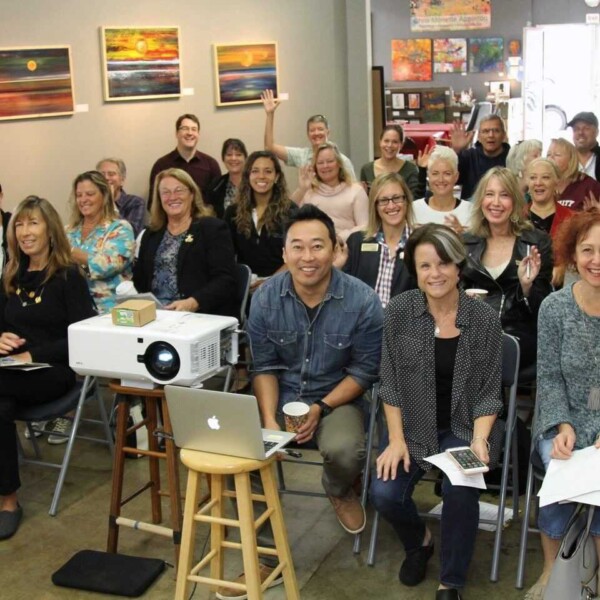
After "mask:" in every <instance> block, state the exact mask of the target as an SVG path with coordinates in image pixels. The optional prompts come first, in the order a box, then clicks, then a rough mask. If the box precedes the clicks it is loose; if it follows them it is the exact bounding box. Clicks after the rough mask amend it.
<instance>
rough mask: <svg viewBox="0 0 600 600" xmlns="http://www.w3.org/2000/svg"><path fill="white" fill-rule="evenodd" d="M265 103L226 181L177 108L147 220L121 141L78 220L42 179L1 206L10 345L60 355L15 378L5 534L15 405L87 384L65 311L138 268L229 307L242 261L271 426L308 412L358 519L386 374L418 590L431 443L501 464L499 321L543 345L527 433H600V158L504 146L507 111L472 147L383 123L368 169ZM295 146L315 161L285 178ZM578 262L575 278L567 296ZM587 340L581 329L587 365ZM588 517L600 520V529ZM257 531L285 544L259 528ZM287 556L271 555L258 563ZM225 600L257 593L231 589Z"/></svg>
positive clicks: (195, 305)
mask: <svg viewBox="0 0 600 600" xmlns="http://www.w3.org/2000/svg"><path fill="white" fill-rule="evenodd" d="M263 103H264V108H265V113H266V126H265V149H264V150H259V151H256V152H252V153H250V154H248V152H247V150H246V147H245V145H244V143H243V142H242V141H241V140H239V139H237V138H230V139H228V140H226V141H225V142H224V144H223V148H222V155H221V157H222V159H223V163H224V165H225V167H226V169H227V172H226V173H225V175H221V173H220V169H219V168H218V164H217V163H216V161H214V159H212V158H211V157H210V156H208V155H206V154H204V153H201V152H199V151H197V150H196V145H197V143H198V139H199V132H200V123H199V121H198V119H197V118H196V117H195V116H194V115H190V114H186V115H182V116H181V117H180V118H179V119H178V120H177V122H176V138H177V147H176V149H175V150H174V151H173V152H171V153H169V154H168V155H166V156H164V157H162V158H161V159H159V160H158V161H157V162H156V164H155V165H154V167H153V169H152V174H151V199H150V200H149V203H148V204H149V213H150V217H149V220H148V223H147V224H146V223H145V208H144V202H143V200H142V199H141V198H138V197H135V196H130V195H128V194H126V193H125V191H124V189H123V183H124V180H125V176H126V172H125V165H124V164H123V162H122V161H120V160H119V159H114V158H107V159H103V160H102V161H100V162H99V163H98V165H97V170H95V171H88V172H86V173H82V174H81V175H79V176H78V177H76V178H75V180H74V182H73V186H72V197H71V205H70V211H71V212H70V216H69V220H68V224H67V227H66V229H65V228H64V227H63V225H62V223H61V220H60V217H59V216H58V214H57V213H56V210H55V209H54V208H53V207H52V205H51V203H49V202H48V201H46V200H44V199H41V198H38V197H35V196H30V197H28V198H26V199H25V200H24V201H23V202H21V203H20V204H19V206H17V208H16V209H15V211H14V213H13V215H12V217H11V219H10V221H9V220H8V219H7V218H6V216H5V214H4V213H2V227H3V230H2V233H3V234H5V237H6V240H7V241H6V244H5V243H3V245H2V254H0V263H2V262H4V263H5V266H4V270H3V277H2V290H1V292H0V355H4V356H11V357H12V358H14V359H15V360H21V361H40V362H47V363H49V364H50V365H51V366H50V368H47V369H43V370H40V371H36V372H32V373H26V374H25V373H23V372H20V371H17V370H12V371H11V370H6V369H4V370H1V371H0V390H1V391H0V539H4V538H8V537H10V536H12V535H13V534H14V533H15V532H16V530H17V529H18V526H19V523H20V521H21V518H22V508H21V506H20V505H19V503H18V501H17V489H18V488H19V476H18V461H17V452H16V448H17V444H16V429H15V425H14V415H15V411H16V407H17V406H18V405H21V404H27V403H35V402H42V401H45V400H47V399H50V398H52V397H58V396H60V395H62V394H64V393H65V392H66V391H67V390H68V389H69V387H71V386H72V385H73V384H74V374H73V372H72V371H71V370H70V369H69V367H68V348H67V336H66V331H67V327H68V325H69V324H71V323H74V322H76V321H78V320H80V319H83V318H87V317H89V316H91V315H93V314H95V313H96V312H106V311H109V310H110V309H111V308H112V306H114V305H115V303H116V302H117V301H118V296H117V293H116V291H117V287H118V286H119V284H120V283H122V282H123V281H127V280H130V279H132V280H133V284H134V286H135V289H136V290H137V291H138V292H152V293H153V294H154V295H155V296H156V297H157V299H158V300H159V301H160V302H161V303H162V305H163V306H164V307H165V308H166V309H170V310H180V311H191V312H202V313H209V314H226V315H234V316H237V315H239V306H237V305H236V300H235V298H234V296H233V295H232V294H231V289H232V288H234V286H235V265H236V261H237V262H238V263H243V264H247V265H248V266H250V268H251V270H252V273H253V275H254V276H253V278H252V284H251V290H252V298H251V302H250V309H249V318H248V334H249V340H250V350H251V356H252V369H253V378H252V383H253V390H254V393H255V395H256V397H257V400H258V403H259V408H260V411H261V416H262V420H263V424H264V426H265V427H267V428H271V429H277V428H280V427H282V408H283V406H284V405H285V404H286V403H287V402H292V401H298V400H300V401H302V402H306V403H307V404H309V405H310V409H309V413H308V419H307V421H306V423H305V424H304V425H303V426H302V428H301V429H300V430H299V432H298V436H297V438H296V441H297V443H299V444H306V445H307V446H312V447H315V448H318V449H319V451H320V452H321V454H322V456H323V459H324V467H323V476H322V483H323V487H324V489H325V491H326V493H327V495H328V497H329V499H330V501H331V504H332V506H333V508H334V511H335V513H336V516H337V519H338V521H339V523H340V524H341V526H342V527H343V528H344V529H345V530H346V531H348V532H349V533H358V532H360V531H362V529H363V528H364V526H365V522H366V516H365V511H364V507H363V506H362V505H361V503H360V501H359V499H358V497H357V495H356V493H355V492H354V483H355V481H356V479H357V477H358V476H359V475H360V472H361V469H362V468H363V465H364V457H365V435H364V414H365V406H366V404H367V403H368V392H369V391H370V389H371V387H372V386H373V385H374V384H375V382H377V381H378V380H379V382H380V394H381V398H382V400H383V406H384V411H385V417H386V422H387V433H386V434H385V435H384V436H383V439H382V440H381V452H380V454H379V457H378V459H377V464H376V476H375V477H374V478H373V480H372V485H371V489H370V498H371V501H372V502H373V504H374V506H375V507H376V509H377V510H378V511H379V512H380V513H381V514H382V516H383V517H384V518H386V519H387V520H388V521H389V522H390V523H391V524H392V526H393V528H394V530H395V531H396V533H397V535H398V537H399V539H400V541H401V543H402V544H403V546H404V549H405V559H404V561H403V563H402V565H401V568H400V573H399V578H400V581H401V582H402V583H403V584H405V585H408V586H414V585H417V584H418V583H420V582H421V581H422V580H423V579H424V578H425V576H426V567H427V562H428V560H429V559H430V558H431V556H432V554H433V549H434V541H433V535H432V532H431V531H430V530H429V529H428V528H427V527H426V525H425V524H424V522H423V521H422V520H421V519H420V517H419V516H418V511H417V508H416V505H415V503H414V501H413V499H412V496H413V492H414V488H415V485H416V483H417V482H418V480H419V479H420V478H421V477H422V476H423V474H424V473H425V472H426V471H427V470H429V469H430V465H429V463H427V462H426V461H425V460H424V459H425V457H427V456H429V455H431V454H435V453H437V452H438V451H443V450H446V449H448V448H452V447H456V446H470V447H471V448H472V450H473V451H474V452H475V453H476V454H477V456H478V457H479V458H480V459H481V460H482V461H483V462H485V463H486V464H489V465H490V467H494V466H495V465H496V464H497V462H498V458H499V455H500V452H501V449H502V448H501V441H502V421H501V419H500V418H499V417H500V415H501V413H502V410H503V402H502V393H501V357H502V332H503V331H504V332H506V333H509V334H511V335H514V336H515V337H517V338H518V340H519V344H520V347H521V365H522V366H524V365H530V364H533V363H534V362H536V359H537V368H538V378H539V380H538V386H539V389H540V390H544V391H545V393H541V394H540V397H541V398H542V401H541V406H540V414H541V417H540V419H539V420H538V425H537V429H538V430H539V431H536V432H535V435H536V436H537V437H540V442H539V450H540V453H541V455H542V457H543V458H544V460H545V463H547V462H548V461H549V459H550V457H551V456H552V457H553V458H568V456H570V454H571V452H572V450H573V449H574V448H579V447H582V446H585V445H589V444H592V443H594V442H595V440H596V437H597V434H598V433H599V431H600V423H596V421H597V414H600V412H599V413H597V414H596V412H594V411H598V410H600V392H598V389H599V387H600V381H599V380H598V377H599V375H600V372H599V371H598V361H600V356H599V353H598V342H597V340H598V339H600V335H599V334H600V330H599V327H600V239H599V238H600V216H599V215H600V213H599V212H598V209H597V208H596V207H595V205H596V204H597V199H598V197H600V194H597V193H596V191H595V190H596V188H595V187H594V184H595V185H599V184H597V183H595V180H594V179H593V177H592V175H595V169H596V165H595V157H596V156H597V153H596V151H595V150H594V151H593V152H592V156H591V158H589V159H588V161H587V162H586V164H585V165H583V163H582V168H584V169H585V170H586V172H589V173H591V175H587V174H580V173H579V170H577V172H574V171H573V165H572V164H571V163H572V160H571V158H572V157H571V158H569V157H567V156H566V154H568V152H567V151H565V153H564V154H565V156H562V155H561V154H560V153H561V151H562V150H564V144H563V141H561V140H554V141H553V142H552V145H551V146H550V150H549V152H548V158H547V159H546V158H540V157H539V154H540V147H539V145H538V144H529V143H527V142H523V143H522V144H520V145H519V146H521V145H522V148H521V150H519V152H518V153H517V152H516V151H515V152H513V150H512V149H511V151H510V152H513V154H512V156H511V153H510V152H509V148H508V145H507V144H506V142H505V137H506V135H505V131H504V124H503V122H502V120H501V119H500V118H499V117H497V116H495V115H492V116H490V117H487V118H486V119H484V120H483V121H482V122H481V124H480V127H479V132H478V142H477V143H476V144H475V146H474V147H471V148H468V147H467V146H468V145H469V142H470V141H471V133H470V132H466V131H465V130H464V127H462V126H456V127H455V129H454V132H453V136H452V146H453V148H447V147H442V146H439V147H436V148H433V149H426V150H425V151H423V152H421V153H420V154H419V155H418V157H417V161H416V163H417V164H414V163H412V162H411V161H407V160H405V159H404V158H399V157H398V154H399V152H400V150H401V148H402V144H403V142H404V133H403V131H402V129H401V128H400V127H398V126H391V127H387V128H385V129H384V131H383V133H382V136H381V140H380V148H381V157H380V158H378V159H377V160H375V161H373V162H372V163H368V164H367V165H365V166H363V168H362V169H361V170H360V174H361V176H360V181H359V182H357V181H355V175H354V169H353V166H352V164H351V162H350V161H349V159H348V158H347V157H345V156H344V155H343V154H341V153H340V151H339V149H338V148H337V146H336V145H335V144H334V143H332V142H330V141H329V139H328V135H329V130H328V124H327V119H326V118H325V117H324V116H323V115H315V116H313V117H311V118H310V119H309V120H308V122H307V135H308V138H309V141H310V147H306V148H296V147H286V146H281V145H278V144H276V143H275V141H274V115H275V111H276V109H277V107H278V105H279V103H278V101H277V100H276V99H275V98H274V97H273V94H272V93H271V92H270V91H266V92H265V93H264V94H263ZM582 115H583V116H582ZM590 115H591V113H581V114H580V115H578V116H579V117H580V118H579V120H578V119H577V117H576V118H575V119H574V120H573V122H572V123H571V126H572V127H573V128H574V132H575V139H576V140H580V139H583V137H585V138H586V140H587V138H588V137H589V135H588V134H589V132H587V129H586V130H585V132H584V133H581V132H579V130H578V129H577V127H578V123H580V122H581V121H583V122H584V123H588V124H589V121H590V120H591V118H592V117H593V119H595V117H594V116H593V115H592V117H590ZM595 125H596V130H595V133H596V135H597V133H598V131H597V125H598V123H597V120H596V121H595ZM584 134H585V135H584ZM586 136H587V137H586ZM565 143H566V144H568V142H565ZM519 146H517V149H518V148H519ZM574 148H575V146H574ZM578 151H579V148H577V149H576V150H575V154H574V155H575V156H576V157H578V156H580V155H579V154H578ZM577 160H578V161H579V158H577ZM280 161H283V162H285V163H286V164H288V165H291V166H296V167H298V168H299V169H300V175H299V186H298V189H297V190H295V191H294V192H293V193H290V191H289V190H288V188H287V185H286V179H285V175H284V173H283V171H282V168H281V164H280ZM561 161H562V162H561ZM505 164H508V165H509V167H510V168H506V166H505ZM577 164H579V162H578V163H577ZM515 170H516V172H515ZM588 179H592V181H593V182H594V183H590V182H589V181H588ZM426 182H428V193H426ZM582 182H583V184H582ZM457 183H460V184H462V193H461V199H459V198H455V195H454V187H455V185H456V184H457ZM578 185H580V187H581V190H583V191H581V190H579V191H578V192H577V193H578V194H580V195H579V196H577V195H576V193H575V192H574V191H573V189H575V188H577V186H578ZM573 186H574V187H573ZM577 189H579V188H577ZM0 193H1V192H0ZM417 197H418V199H416V200H415V198H417ZM0 199H1V196H0ZM561 199H562V200H563V201H565V202H564V203H563V204H561V203H560V201H561ZM567 201H568V202H567ZM140 202H141V210H140ZM564 204H571V206H568V207H565V205H564ZM136 238H137V239H136ZM136 248H137V252H136ZM553 251H554V254H553ZM574 270H576V271H577V273H578V277H579V279H578V280H577V282H576V283H570V284H568V285H565V287H564V288H563V289H562V290H561V291H560V292H557V293H554V294H553V293H552V291H553V285H554V286H555V287H560V285H562V284H563V282H564V281H565V280H566V275H568V276H570V277H573V276H572V274H571V273H572V272H573V271H574ZM474 289H476V290H477V294H475V295H473V293H472V292H471V290H474ZM482 295H483V296H485V297H484V298H483V301H482V300H481V296H482ZM538 317H539V319H538ZM538 320H539V326H538ZM538 339H539V340H540V343H538ZM582 344H583V347H586V346H585V344H588V345H589V352H588V353H587V357H588V358H587V359H586V360H587V362H588V363H589V364H588V365H587V367H588V368H586V369H585V370H584V364H585V361H583V360H582V359H581V352H580V350H581V348H582ZM25 378H26V379H27V385H24V381H25ZM41 391H43V394H42V393H41ZM588 392H589V398H588V397H587V396H588ZM586 402H587V404H586ZM62 433H63V436H64V431H63V432H62ZM441 490H442V496H443V500H444V503H443V511H442V528H441V572H440V577H439V580H440V583H439V589H438V590H437V592H436V598H437V599H439V600H452V599H459V598H460V597H461V595H460V594H461V589H462V588H463V587H464V585H465V583H466V580H467V573H468V569H469V564H470V561H471V558H472V555H473V549H474V543H475V535H476V531H477V522H478V516H479V504H478V493H477V491H476V490H474V489H473V488H466V487H462V486H454V485H452V484H451V483H450V481H449V480H448V479H447V478H444V479H443V483H442V486H441ZM569 510H570V509H569V508H568V507H566V508H565V507H563V506H560V507H557V506H554V507H547V510H545V511H541V512H540V523H541V525H540V528H541V530H542V532H543V533H542V542H543V548H544V557H545V568H544V574H543V575H542V577H541V578H540V581H539V582H538V584H536V585H537V588H536V590H539V589H541V588H542V592H543V586H544V585H545V582H546V581H547V577H548V574H549V569H551V565H552V561H553V552H554V554H555V550H556V547H557V540H558V539H560V537H561V536H562V535H563V533H564V528H565V527H566V523H567V521H568V518H569V515H570V512H569ZM542 524H543V525H542ZM593 534H594V535H595V534H598V535H599V536H600V526H598V531H596V529H593ZM260 537H261V544H262V545H269V544H270V543H272V539H271V536H270V531H269V530H268V529H265V528H263V529H262V530H261V531H260ZM599 545H600V544H599ZM272 568H273V564H272V563H270V562H269V561H268V558H267V559H265V562H264V563H263V564H262V566H261V577H263V578H264V579H266V578H267V577H268V576H269V575H270V573H271V572H272ZM242 577H243V575H242ZM280 581H281V579H275V580H274V581H273V582H272V585H274V584H276V583H279V582H280ZM534 593H537V591H535V590H534V592H532V594H534ZM217 597H219V598H243V597H244V596H241V595H239V592H237V591H234V590H230V589H225V588H221V589H219V590H218V592H217ZM531 597H532V598H537V597H541V596H534V595H532V596H531Z"/></svg>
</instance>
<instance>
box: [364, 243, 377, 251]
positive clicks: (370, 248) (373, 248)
mask: <svg viewBox="0 0 600 600" xmlns="http://www.w3.org/2000/svg"><path fill="white" fill-rule="evenodd" d="M360 251H361V252H377V251H379V244H374V243H365V244H361V245H360Z"/></svg>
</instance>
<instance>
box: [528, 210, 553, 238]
mask: <svg viewBox="0 0 600 600" xmlns="http://www.w3.org/2000/svg"><path fill="white" fill-rule="evenodd" d="M555 214H556V213H552V214H551V215H548V216H547V217H546V218H544V219H542V217H538V216H537V215H536V214H535V213H534V212H533V211H532V210H530V211H529V220H530V221H531V222H532V223H533V226H534V227H535V228H536V229H541V230H542V231H545V232H546V233H548V234H549V233H550V229H552V223H553V221H554V215H555Z"/></svg>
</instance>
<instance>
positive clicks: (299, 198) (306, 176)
mask: <svg viewBox="0 0 600 600" xmlns="http://www.w3.org/2000/svg"><path fill="white" fill-rule="evenodd" d="M292 200H293V201H294V202H295V203H296V204H298V206H302V205H303V204H314V205H315V206H318V207H319V208H320V209H321V210H322V211H323V212H325V213H327V214H328V215H329V216H330V217H331V219H332V220H333V222H334V224H335V231H336V234H337V235H338V236H339V237H340V238H341V239H342V241H345V240H346V239H347V238H348V236H349V235H350V234H351V233H353V232H355V231H360V230H361V229H364V228H365V227H366V226H367V222H368V220H369V198H368V197H367V194H366V192H365V190H364V189H363V186H362V185H361V184H360V183H354V182H353V181H352V178H351V177H350V175H349V174H348V171H346V169H345V168H344V163H343V161H342V155H341V154H340V151H339V150H338V148H337V146H336V145H335V144H334V143H332V142H325V143H323V144H321V145H320V146H319V147H318V148H317V150H316V152H315V155H314V157H313V161H312V164H311V165H308V166H305V167H302V169H300V180H299V182H298V189H297V190H296V191H295V192H294V193H293V194H292Z"/></svg>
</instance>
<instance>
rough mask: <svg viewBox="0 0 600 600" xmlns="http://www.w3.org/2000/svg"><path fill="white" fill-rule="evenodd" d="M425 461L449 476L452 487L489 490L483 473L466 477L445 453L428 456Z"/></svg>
mask: <svg viewBox="0 0 600 600" xmlns="http://www.w3.org/2000/svg"><path fill="white" fill-rule="evenodd" d="M425 460H426V461H427V462H430V463H431V464H432V465H435V466H436V467H437V468H438V469H441V470H442V471H443V472H444V473H445V474H446V475H447V476H448V479H449V480H450V483H451V484H452V485H463V486H465V487H473V488H477V489H480V490H486V489H487V486H486V485H485V480H484V479H483V473H475V474H474V475H465V474H464V473H463V472H462V471H461V470H460V469H459V468H458V466H456V464H455V463H454V462H453V461H452V459H450V458H449V457H448V455H447V454H446V453H445V452H441V453H440V454H434V455H433V456H427V457H426V458H425Z"/></svg>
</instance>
